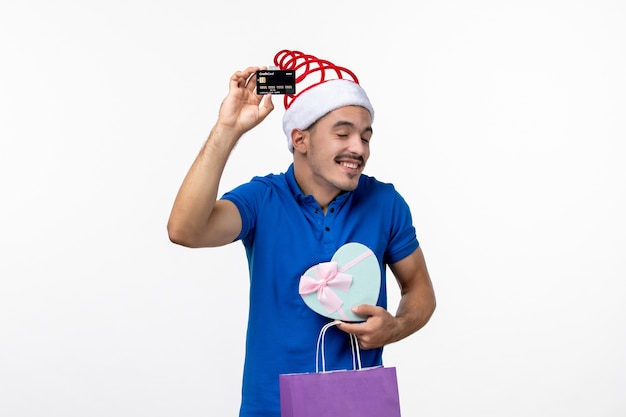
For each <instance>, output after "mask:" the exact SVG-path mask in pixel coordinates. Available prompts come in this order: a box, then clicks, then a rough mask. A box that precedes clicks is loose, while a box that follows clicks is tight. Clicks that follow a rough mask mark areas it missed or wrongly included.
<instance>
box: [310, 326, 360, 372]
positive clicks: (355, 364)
mask: <svg viewBox="0 0 626 417" xmlns="http://www.w3.org/2000/svg"><path fill="white" fill-rule="evenodd" d="M340 323H341V321H340V320H335V321H331V322H330V323H327V324H325V325H324V327H322V330H320V334H319V336H318V337H317V346H316V347H315V373H319V358H320V350H321V353H322V355H321V358H322V372H326V358H325V354H324V338H325V337H326V331H327V330H328V329H330V328H331V327H333V326H336V325H337V324H340ZM349 336H350V348H351V350H352V369H353V370H355V371H356V370H360V369H361V351H360V350H359V341H358V340H357V338H356V335H354V334H352V333H350V334H349Z"/></svg>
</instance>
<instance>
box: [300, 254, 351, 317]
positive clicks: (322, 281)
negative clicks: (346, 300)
mask: <svg viewBox="0 0 626 417" xmlns="http://www.w3.org/2000/svg"><path fill="white" fill-rule="evenodd" d="M313 270H314V271H315V276H316V278H317V279H315V278H312V277H309V276H307V275H302V277H301V278H300V294H301V295H308V294H311V293H313V292H316V291H317V299H318V300H319V302H320V304H321V305H323V306H324V308H326V311H328V312H329V313H334V312H335V311H337V310H339V309H340V308H341V306H342V304H343V301H342V300H341V298H339V296H337V294H335V293H334V292H333V290H332V289H331V287H332V288H335V289H338V290H341V291H344V292H348V291H349V290H350V285H351V284H352V275H350V274H346V273H345V272H342V271H340V270H339V267H338V265H337V262H322V263H319V264H317V265H316V266H315V268H313Z"/></svg>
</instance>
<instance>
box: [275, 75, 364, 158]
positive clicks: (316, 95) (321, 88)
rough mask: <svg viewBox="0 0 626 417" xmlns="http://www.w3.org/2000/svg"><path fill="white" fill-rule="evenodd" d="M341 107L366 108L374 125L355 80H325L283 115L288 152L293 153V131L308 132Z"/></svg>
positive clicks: (294, 103) (305, 93) (300, 96)
mask: <svg viewBox="0 0 626 417" xmlns="http://www.w3.org/2000/svg"><path fill="white" fill-rule="evenodd" d="M344 106H361V107H365V108H366V109H367V110H368V111H369V112H370V117H371V119H372V122H374V108H373V107H372V104H371V103H370V100H369V98H368V97H367V94H366V93H365V90H363V88H362V87H361V86H360V85H359V84H357V83H355V82H354V81H350V80H346V79H338V80H329V81H325V82H323V83H321V84H319V85H316V86H315V87H312V88H311V89H309V90H307V91H304V92H303V93H302V94H301V95H299V96H297V97H296V99H295V100H294V101H293V102H292V103H291V106H290V107H289V108H288V109H287V110H286V111H285V114H284V116H283V131H284V132H285V135H286V136H287V147H288V148H289V151H290V152H291V153H293V143H292V142H291V132H292V131H293V130H294V129H307V128H309V127H310V126H311V125H312V124H313V123H315V122H316V121H318V120H319V119H320V118H321V117H322V116H325V115H326V114H328V113H330V112H331V111H333V110H336V109H338V108H340V107H344Z"/></svg>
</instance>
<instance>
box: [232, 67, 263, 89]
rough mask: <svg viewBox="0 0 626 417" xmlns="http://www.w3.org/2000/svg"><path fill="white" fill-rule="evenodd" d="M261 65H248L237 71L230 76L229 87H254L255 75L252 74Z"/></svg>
mask: <svg viewBox="0 0 626 417" xmlns="http://www.w3.org/2000/svg"><path fill="white" fill-rule="evenodd" d="M260 69H261V67H248V68H246V69H245V70H243V71H237V72H235V73H234V74H233V75H232V76H231V77H230V88H231V89H232V88H246V87H248V88H252V89H254V88H255V87H256V77H254V75H255V74H256V72H257V71H258V70H260Z"/></svg>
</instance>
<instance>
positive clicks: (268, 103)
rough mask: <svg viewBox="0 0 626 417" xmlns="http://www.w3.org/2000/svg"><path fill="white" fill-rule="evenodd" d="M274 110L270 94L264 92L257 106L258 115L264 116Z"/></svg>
mask: <svg viewBox="0 0 626 417" xmlns="http://www.w3.org/2000/svg"><path fill="white" fill-rule="evenodd" d="M272 110H274V103H273V102H272V95H271V94H265V95H264V96H263V100H261V106H259V115H260V116H261V117H262V118H265V117H266V116H267V115H268V114H270V113H271V112H272Z"/></svg>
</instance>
